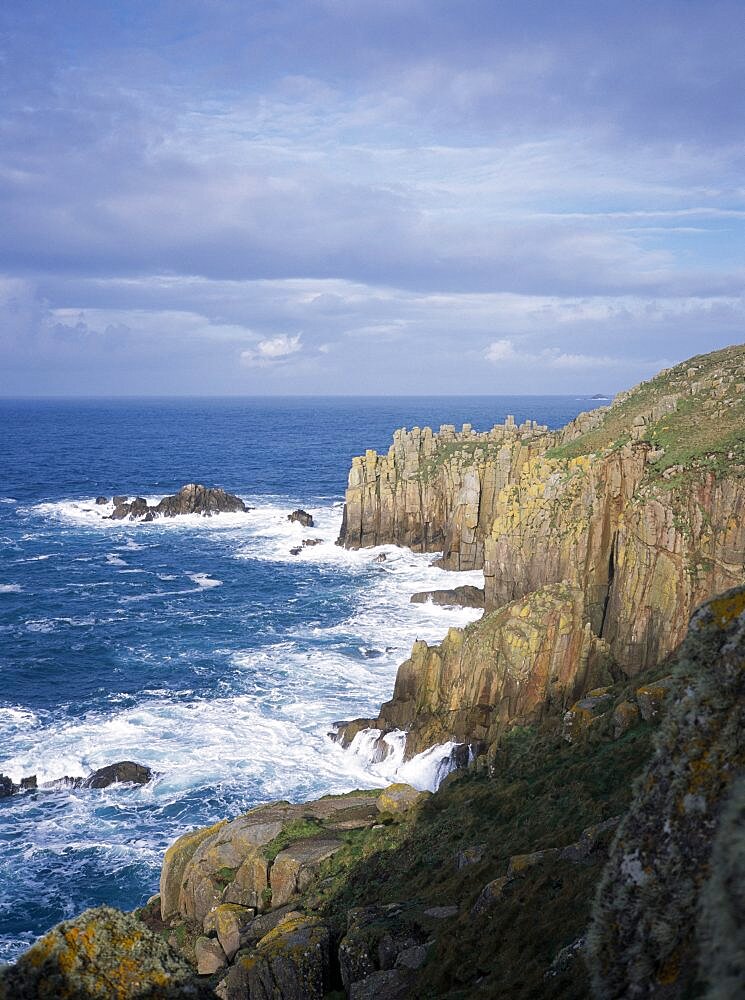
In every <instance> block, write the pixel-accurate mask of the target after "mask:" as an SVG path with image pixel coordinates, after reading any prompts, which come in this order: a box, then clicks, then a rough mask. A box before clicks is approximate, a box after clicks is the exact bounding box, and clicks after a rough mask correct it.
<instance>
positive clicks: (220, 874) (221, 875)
mask: <svg viewBox="0 0 745 1000" xmlns="http://www.w3.org/2000/svg"><path fill="white" fill-rule="evenodd" d="M236 871H237V869H236V868H228V867H227V866H226V867H225V868H218V869H217V871H216V872H215V873H214V875H213V876H212V877H213V879H214V880H215V882H218V883H220V884H221V885H223V886H225V885H230V883H231V882H233V881H234V880H235V873H236Z"/></svg>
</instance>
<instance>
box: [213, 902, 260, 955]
mask: <svg viewBox="0 0 745 1000" xmlns="http://www.w3.org/2000/svg"><path fill="white" fill-rule="evenodd" d="M255 912H256V911H255V910H253V909H252V908H250V907H247V906H239V905H238V904H237V903H221V904H220V905H219V906H216V907H215V908H214V910H210V912H209V913H208V914H207V916H206V917H205V918H204V931H205V933H206V934H210V933H214V934H215V935H216V936H217V940H218V941H219V942H220V945H221V947H222V950H223V951H224V952H225V956H226V957H227V960H228V961H229V962H230V961H232V959H233V956H234V955H235V953H236V952H237V951H238V949H239V948H240V947H241V935H242V933H243V931H244V930H245V928H246V927H247V926H248V925H249V924H250V923H251V921H252V920H253V918H254V915H255Z"/></svg>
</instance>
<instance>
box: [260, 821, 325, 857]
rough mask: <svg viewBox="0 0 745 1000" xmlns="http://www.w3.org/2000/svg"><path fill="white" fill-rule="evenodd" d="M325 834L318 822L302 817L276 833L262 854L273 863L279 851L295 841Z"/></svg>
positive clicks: (322, 826) (321, 824)
mask: <svg viewBox="0 0 745 1000" xmlns="http://www.w3.org/2000/svg"><path fill="white" fill-rule="evenodd" d="M324 832H325V827H324V825H323V823H321V822H320V820H317V819H314V818H312V817H306V816H303V817H301V818H300V819H293V820H291V821H290V822H289V823H288V824H287V825H286V826H285V827H284V828H283V829H282V831H281V833H278V834H277V836H276V837H275V838H274V840H270V841H269V843H268V844H266V845H265V846H264V847H263V848H262V854H263V856H264V857H265V858H266V860H267V861H274V859H275V858H276V857H277V855H278V854H279V852H280V851H283V850H284V849H285V848H286V847H289V846H290V844H294V842H295V841H296V840H305V839H307V838H308V837H320V836H321V834H323V833H324Z"/></svg>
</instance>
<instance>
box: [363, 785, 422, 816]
mask: <svg viewBox="0 0 745 1000" xmlns="http://www.w3.org/2000/svg"><path fill="white" fill-rule="evenodd" d="M431 794H432V793H431V792H420V791H419V790H418V789H416V788H413V787H412V786H411V785H406V784H403V783H402V782H398V783H396V784H394V785H389V786H388V787H387V788H384V789H383V791H382V792H381V793H380V795H379V796H378V800H377V803H378V810H379V812H382V813H391V814H392V815H394V816H397V815H402V814H403V813H407V812H409V810H411V809H414V808H415V807H417V806H420V805H422V803H423V802H425V801H426V800H427V799H428V798H429V797H430V796H431Z"/></svg>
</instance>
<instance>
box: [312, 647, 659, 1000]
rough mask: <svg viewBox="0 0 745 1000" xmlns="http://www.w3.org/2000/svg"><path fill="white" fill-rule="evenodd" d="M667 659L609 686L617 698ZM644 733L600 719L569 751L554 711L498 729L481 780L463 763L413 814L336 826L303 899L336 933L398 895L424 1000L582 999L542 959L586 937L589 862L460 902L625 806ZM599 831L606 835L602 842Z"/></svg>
mask: <svg viewBox="0 0 745 1000" xmlns="http://www.w3.org/2000/svg"><path fill="white" fill-rule="evenodd" d="M665 672H666V667H665V666H664V665H663V666H662V667H660V668H658V669H656V670H655V671H650V672H648V673H645V674H644V675H640V676H638V677H637V678H635V679H634V680H633V681H623V682H618V683H617V684H616V685H614V686H613V687H612V688H611V692H612V694H613V702H614V703H617V702H618V701H620V700H622V699H624V698H625V697H627V696H628V694H629V693H630V692H631V691H632V690H633V689H634V688H636V687H638V686H640V685H641V684H642V683H646V682H648V681H649V680H651V679H653V678H655V677H657V676H660V675H661V674H663V673H665ZM652 732H653V727H652V726H650V725H648V724H646V723H643V722H639V723H638V724H637V725H636V726H635V727H634V728H632V729H631V730H630V731H629V732H628V733H626V734H625V736H623V737H622V738H621V739H619V740H613V739H612V720H611V717H610V715H608V717H607V718H605V719H603V720H601V721H600V722H598V723H596V724H595V725H594V726H593V728H592V730H591V731H590V733H589V734H588V736H587V738H586V739H585V741H584V742H582V743H579V744H576V745H570V744H568V743H567V742H566V741H565V740H564V739H563V738H562V736H561V732H560V723H559V719H558V718H554V719H552V720H548V721H547V722H546V723H545V724H543V725H542V726H541V727H528V726H520V727H515V728H513V729H512V730H510V731H509V732H508V733H507V734H506V735H505V736H504V737H503V738H502V740H501V743H500V745H499V747H498V748H497V749H496V751H495V752H494V754H493V758H492V760H491V763H490V772H489V774H487V773H485V772H484V769H483V768H482V769H481V772H479V771H478V770H477V769H471V770H469V771H468V772H465V773H464V774H463V775H462V776H461V777H458V778H457V779H450V780H449V781H448V782H446V784H445V786H444V787H443V788H442V789H441V790H440V791H439V792H438V793H437V795H435V796H433V797H432V798H431V799H429V800H428V801H427V802H426V804H425V805H424V806H423V807H422V809H421V811H420V812H419V814H418V816H417V818H416V819H415V820H411V821H404V822H401V823H394V824H391V825H390V826H387V827H385V828H384V829H378V830H371V829H366V830H355V831H348V832H347V833H346V834H345V835H344V839H345V847H344V849H343V850H342V851H340V852H338V853H337V854H336V855H335V856H334V857H333V858H332V859H330V860H329V862H327V863H326V864H325V866H324V871H323V874H322V877H321V881H320V883H319V884H318V885H317V886H316V888H315V890H314V892H313V895H312V897H311V898H310V899H309V904H310V905H311V906H312V908H313V909H314V910H316V911H320V912H321V914H322V915H323V916H324V917H325V918H326V919H328V920H329V921H330V923H331V925H332V927H334V928H335V931H336V933H337V934H339V935H341V934H342V933H343V932H344V929H345V927H346V912H347V910H348V909H349V908H350V907H354V906H367V905H371V904H380V905H385V904H389V903H400V904H403V907H404V917H405V918H406V920H408V921H413V922H414V924H416V923H417V922H419V924H420V925H421V924H422V919H424V923H425V924H426V925H427V929H426V933H427V936H430V937H434V939H435V944H434V945H433V947H432V949H431V952H430V957H429V959H428V961H427V963H426V965H425V966H424V967H423V969H422V970H421V972H420V973H419V974H418V979H417V986H416V991H415V994H414V995H415V996H418V997H421V998H422V1000H424V998H425V997H426V998H427V1000H435V998H440V997H442V998H445V997H448V998H463V1000H466V998H469V1000H470V998H476V997H484V998H504V1000H507V998H510V1000H521V998H522V1000H527V998H529V997H547V998H550V997H556V998H559V997H561V998H565V997H566V998H569V1000H571V998H577V1000H579V998H586V997H588V996H589V992H588V990H589V987H588V983H587V979H586V974H585V971H584V966H583V965H582V963H581V961H575V962H573V963H572V964H571V966H570V967H569V969H568V970H567V971H565V972H563V973H560V974H558V975H557V976H555V977H551V978H550V979H544V978H543V977H544V973H545V971H546V969H547V968H548V967H549V965H550V964H551V962H552V960H553V959H554V957H555V956H556V955H557V954H558V952H559V951H560V950H561V949H562V948H563V947H565V946H566V945H568V944H570V943H572V942H573V941H574V940H576V939H577V938H578V937H579V936H580V935H581V934H582V933H583V931H584V929H585V927H586V925H587V922H588V917H589V910H590V906H591V903H592V899H593V896H594V891H595V885H596V882H597V879H598V877H599V874H600V870H601V867H602V866H601V863H600V860H598V861H597V862H596V863H594V864H589V865H587V866H586V867H583V866H577V865H571V864H569V863H565V862H558V861H554V862H551V863H550V864H549V865H547V866H546V867H543V868H538V869H535V870H533V871H531V872H529V873H528V875H527V876H526V877H525V878H524V879H521V880H519V881H518V882H516V883H515V887H514V891H513V893H512V895H510V896H509V897H508V898H507V899H506V900H505V901H504V902H502V903H500V904H497V906H495V907H494V908H493V909H492V910H491V911H489V912H487V913H484V914H482V915H480V916H475V917H474V916H471V913H470V910H471V907H472V905H473V903H474V902H475V900H476V899H477V897H478V895H479V893H480V891H481V889H482V888H483V886H484V885H485V884H486V883H487V882H489V881H491V880H492V879H494V878H497V877H499V876H501V875H504V874H505V873H506V870H507V865H508V862H509V858H510V856H511V855H513V854H522V853H529V852H532V851H536V850H542V849H545V848H549V847H564V846H566V845H568V844H570V843H573V842H574V841H576V840H577V838H578V837H579V835H580V833H581V832H582V830H584V829H585V828H587V827H588V826H592V825H594V824H595V823H598V822H601V821H602V820H605V819H608V818H609V817H611V816H615V815H620V814H621V813H623V812H624V811H625V809H626V808H627V806H628V804H629V802H630V799H631V794H632V785H633V781H634V778H635V777H636V775H637V774H638V773H639V772H640V771H641V769H642V767H643V766H644V763H645V761H646V760H647V759H648V757H649V754H650V751H651V736H652ZM609 837H610V834H609V835H608V838H609ZM480 844H483V845H484V847H485V851H484V857H483V860H482V861H481V862H479V863H477V864H472V865H468V866H467V867H465V868H462V869H460V870H459V869H458V868H457V866H456V864H455V858H456V854H457V852H458V851H459V850H461V849H463V848H466V847H471V846H475V845H480ZM449 904H456V905H458V906H459V915H458V916H457V917H456V918H454V919H452V920H449V921H444V922H440V921H436V920H430V921H429V924H427V918H422V916H421V911H422V909H423V908H426V907H429V906H441V905H449Z"/></svg>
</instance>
